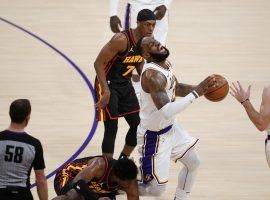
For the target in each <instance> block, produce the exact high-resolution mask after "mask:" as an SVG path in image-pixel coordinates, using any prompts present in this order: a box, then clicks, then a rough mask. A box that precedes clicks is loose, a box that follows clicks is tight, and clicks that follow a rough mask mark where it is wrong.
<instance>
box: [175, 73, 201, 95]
mask: <svg viewBox="0 0 270 200" xmlns="http://www.w3.org/2000/svg"><path fill="white" fill-rule="evenodd" d="M174 79H175V81H176V86H175V96H178V97H185V96H187V95H188V94H189V93H190V92H192V91H193V90H194V89H195V88H196V86H195V85H189V84H185V83H179V82H178V80H177V78H176V77H175V76H174Z"/></svg>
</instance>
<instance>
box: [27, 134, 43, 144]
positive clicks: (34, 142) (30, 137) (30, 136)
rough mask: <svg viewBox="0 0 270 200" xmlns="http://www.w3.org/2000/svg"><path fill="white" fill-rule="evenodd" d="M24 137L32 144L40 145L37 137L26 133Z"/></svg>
mask: <svg viewBox="0 0 270 200" xmlns="http://www.w3.org/2000/svg"><path fill="white" fill-rule="evenodd" d="M25 137H26V138H27V140H28V141H29V142H30V143H32V144H33V145H34V146H42V144H41V142H40V140H39V139H37V138H35V137H33V136H32V135H29V134H28V133H26V134H25Z"/></svg>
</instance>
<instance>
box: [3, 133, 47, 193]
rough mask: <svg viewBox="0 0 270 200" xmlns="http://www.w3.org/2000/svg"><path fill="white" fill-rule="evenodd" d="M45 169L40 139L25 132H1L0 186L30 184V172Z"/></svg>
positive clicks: (23, 185) (25, 185) (27, 185)
mask: <svg viewBox="0 0 270 200" xmlns="http://www.w3.org/2000/svg"><path fill="white" fill-rule="evenodd" d="M32 167H33V168H34V169H35V170H38V169H44V168H45V163H44V158H43V149H42V145H41V143H40V141H39V140H38V139H36V138H34V137H32V136H30V135H28V134H27V133H25V132H22V133H17V132H11V131H9V130H5V131H2V132H0V188H5V187H6V186H20V187H29V186H30V173H31V169H32Z"/></svg>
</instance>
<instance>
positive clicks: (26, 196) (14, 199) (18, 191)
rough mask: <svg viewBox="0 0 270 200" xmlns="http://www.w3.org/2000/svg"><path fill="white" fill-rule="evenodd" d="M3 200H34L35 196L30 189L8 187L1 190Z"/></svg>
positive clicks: (0, 194) (0, 196) (0, 197)
mask: <svg viewBox="0 0 270 200" xmlns="http://www.w3.org/2000/svg"><path fill="white" fill-rule="evenodd" d="M0 199H1V200H33V196H32V194H31V191H30V189H29V188H24V187H14V186H8V187H7V188H0Z"/></svg>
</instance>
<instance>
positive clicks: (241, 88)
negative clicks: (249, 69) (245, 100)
mask: <svg viewBox="0 0 270 200" xmlns="http://www.w3.org/2000/svg"><path fill="white" fill-rule="evenodd" d="M237 84H238V86H239V89H240V90H244V89H243V87H242V85H241V83H240V82H239V81H237Z"/></svg>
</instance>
